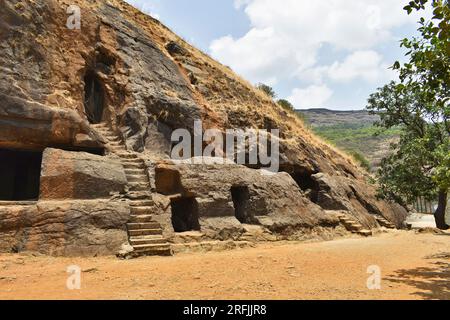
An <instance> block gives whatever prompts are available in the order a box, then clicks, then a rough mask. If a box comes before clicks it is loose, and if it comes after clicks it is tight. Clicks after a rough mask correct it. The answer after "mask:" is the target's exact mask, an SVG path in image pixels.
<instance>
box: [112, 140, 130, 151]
mask: <svg viewBox="0 0 450 320" xmlns="http://www.w3.org/2000/svg"><path fill="white" fill-rule="evenodd" d="M108 145H109V146H110V147H111V148H118V149H119V148H120V149H123V150H124V151H123V152H126V150H127V149H126V148H125V146H124V145H123V144H121V143H120V142H109V143H108Z"/></svg>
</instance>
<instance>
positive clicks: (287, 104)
mask: <svg viewBox="0 0 450 320" xmlns="http://www.w3.org/2000/svg"><path fill="white" fill-rule="evenodd" d="M277 103H278V104H279V105H280V106H281V107H282V108H283V109H285V110H288V111H294V110H295V109H294V106H293V105H292V103H290V102H289V101H287V100H286V99H280V100H278V101H277Z"/></svg>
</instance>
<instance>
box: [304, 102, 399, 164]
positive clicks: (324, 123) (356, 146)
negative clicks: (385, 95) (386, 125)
mask: <svg viewBox="0 0 450 320" xmlns="http://www.w3.org/2000/svg"><path fill="white" fill-rule="evenodd" d="M297 112H298V113H300V114H301V116H302V117H303V118H304V119H305V123H306V124H307V125H309V126H310V127H311V128H312V130H313V131H314V132H315V133H316V134H317V135H318V136H320V137H322V138H323V139H325V140H326V141H328V142H329V143H331V144H333V145H335V146H336V147H338V148H339V149H341V150H343V151H346V152H347V153H349V154H352V155H353V156H354V157H355V158H356V160H358V161H359V162H361V164H362V165H363V166H366V167H368V168H370V170H372V171H373V170H375V169H376V168H377V167H378V166H379V165H380V162H381V159H383V158H384V157H385V156H386V155H388V153H389V145H390V144H391V143H392V142H395V141H396V139H398V136H399V131H398V130H397V129H392V130H389V131H384V132H382V133H380V132H379V129H378V128H376V127H375V126H374V125H373V124H374V123H375V122H376V121H378V119H379V117H378V116H376V115H371V114H369V113H368V112H367V111H333V110H328V109H309V110H299V111H297ZM365 159H366V160H365Z"/></svg>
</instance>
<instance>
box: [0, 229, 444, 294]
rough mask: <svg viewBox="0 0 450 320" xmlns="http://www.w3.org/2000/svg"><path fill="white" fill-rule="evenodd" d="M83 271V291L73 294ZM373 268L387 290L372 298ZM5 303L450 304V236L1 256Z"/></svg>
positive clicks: (389, 235)
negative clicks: (122, 256)
mask: <svg viewBox="0 0 450 320" xmlns="http://www.w3.org/2000/svg"><path fill="white" fill-rule="evenodd" d="M70 265H78V266H79V267H80V268H81V270H82V273H81V289H80V290H69V289H67V285H66V281H67V279H68V277H69V276H70V274H68V273H67V268H68V266H70ZM369 266H379V268H380V270H381V277H382V280H381V289H380V290H369V289H368V288H367V279H368V278H369V277H370V276H371V274H368V273H367V271H368V267H369ZM0 299H251V300H253V299H450V233H446V234H441V235H437V234H429V233H428V234H416V233H414V232H412V231H409V232H406V231H393V232H389V233H384V234H380V235H378V236H376V237H371V238H351V239H341V240H335V241H330V242H320V243H278V244H261V245H258V246H257V247H256V248H248V249H240V250H234V251H226V252H209V253H192V254H180V255H177V256H174V257H148V258H140V259H136V260H129V261H123V260H118V259H116V258H114V257H101V258H52V257H46V256H39V255H38V256H36V255H33V254H15V255H12V254H11V255H0Z"/></svg>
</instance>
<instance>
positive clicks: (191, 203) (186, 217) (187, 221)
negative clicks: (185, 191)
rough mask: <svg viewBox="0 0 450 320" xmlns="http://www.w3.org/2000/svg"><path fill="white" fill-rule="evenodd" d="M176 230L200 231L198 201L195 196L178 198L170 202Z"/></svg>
mask: <svg viewBox="0 0 450 320" xmlns="http://www.w3.org/2000/svg"><path fill="white" fill-rule="evenodd" d="M170 206H171V208H172V226H173V229H174V231H175V232H187V231H200V223H199V221H198V203H197V200H195V198H193V197H191V198H177V199H172V200H171V202H170Z"/></svg>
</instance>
